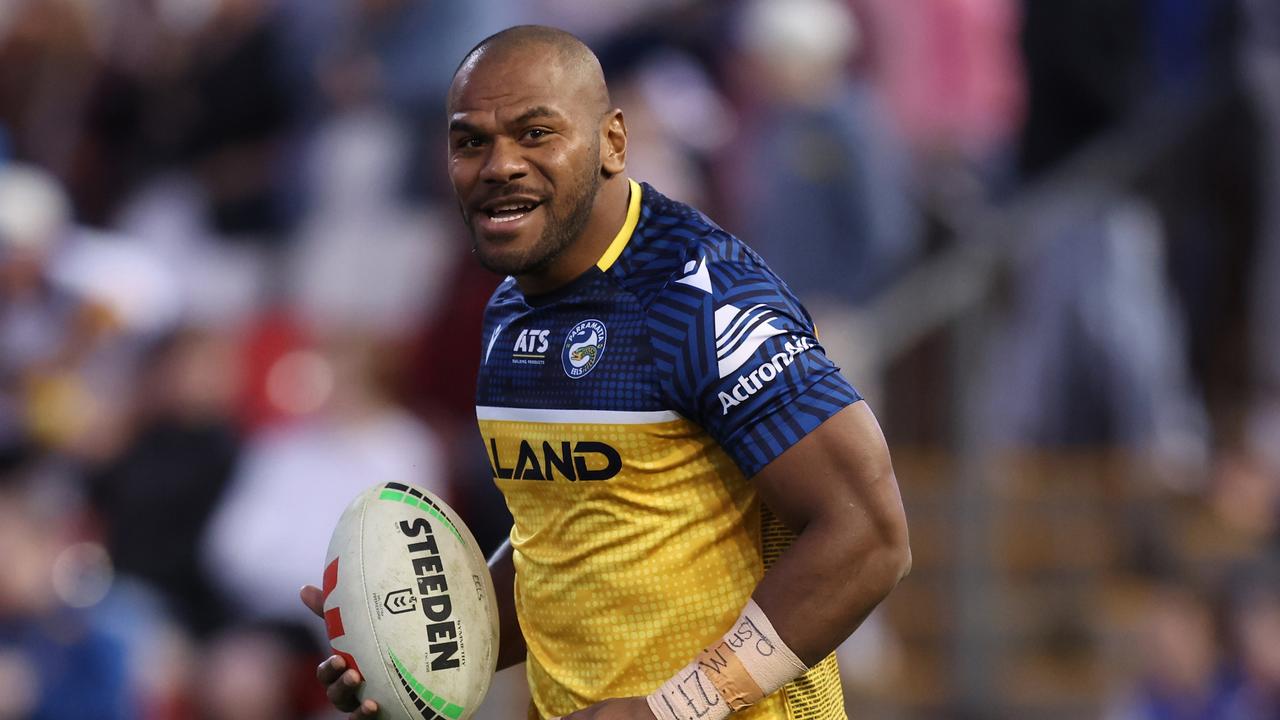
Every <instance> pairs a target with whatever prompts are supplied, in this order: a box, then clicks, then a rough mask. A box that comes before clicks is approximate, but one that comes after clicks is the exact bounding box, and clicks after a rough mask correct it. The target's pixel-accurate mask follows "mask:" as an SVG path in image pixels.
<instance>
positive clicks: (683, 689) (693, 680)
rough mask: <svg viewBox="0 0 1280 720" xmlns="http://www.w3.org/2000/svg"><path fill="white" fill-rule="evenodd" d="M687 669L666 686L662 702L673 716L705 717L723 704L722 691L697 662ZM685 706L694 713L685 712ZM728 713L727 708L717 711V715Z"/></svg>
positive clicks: (662, 694)
mask: <svg viewBox="0 0 1280 720" xmlns="http://www.w3.org/2000/svg"><path fill="white" fill-rule="evenodd" d="M685 671H686V672H681V673H680V674H678V675H677V676H676V677H675V678H673V679H674V680H675V682H674V683H668V684H667V687H666V688H664V690H665V692H662V693H661V695H660V697H661V699H662V703H663V704H664V705H665V706H666V709H667V710H669V711H670V712H671V716H672V717H677V718H684V717H687V718H693V719H695V720H696V719H700V718H704V717H706V716H707V715H708V714H709V713H712V712H713V711H714V710H716V709H717V708H718V706H720V705H722V704H723V702H722V699H721V697H720V693H719V692H717V691H716V688H715V687H714V686H713V685H711V683H710V681H709V680H708V679H707V678H706V677H705V676H704V675H703V673H702V672H701V671H700V669H699V667H698V664H697V663H694V664H692V665H689V666H688V667H686V668H685ZM677 708H680V709H677ZM685 708H688V710H689V711H690V712H692V715H690V714H688V713H686V712H684V709H685ZM727 714H728V712H727V711H725V710H721V711H720V713H716V715H727Z"/></svg>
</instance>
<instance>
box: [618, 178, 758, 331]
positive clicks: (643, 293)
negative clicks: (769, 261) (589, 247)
mask: <svg viewBox="0 0 1280 720" xmlns="http://www.w3.org/2000/svg"><path fill="white" fill-rule="evenodd" d="M642 188H643V192H644V197H643V201H642V204H641V219H640V223H639V225H638V226H637V228H636V234H635V236H634V237H633V238H632V241H631V243H630V244H629V246H628V248H627V250H626V251H625V252H624V253H623V255H622V257H620V258H619V259H618V263H617V264H616V266H615V268H613V270H614V272H613V275H614V277H615V278H616V279H617V281H618V282H619V283H620V284H621V285H623V286H624V287H626V288H627V289H628V290H629V291H631V292H632V293H633V294H635V295H636V297H637V298H638V299H639V300H640V302H641V304H642V305H644V306H645V307H649V306H651V305H652V304H653V303H654V302H655V301H657V300H659V299H660V298H663V297H665V296H668V295H670V294H671V293H673V292H674V293H676V294H679V295H683V294H686V293H687V292H688V291H690V290H693V291H698V290H700V291H702V292H703V293H705V294H707V295H713V294H715V293H716V286H717V285H720V284H722V283H723V282H724V276H725V275H731V276H740V275H751V276H754V277H757V278H766V277H767V278H769V279H771V280H772V279H774V278H773V275H772V273H771V272H769V270H768V269H767V267H766V266H765V264H764V262H763V261H762V260H761V259H760V256H759V255H757V254H756V253H755V251H754V250H752V249H751V248H750V247H748V246H747V245H746V244H745V243H744V242H742V240H740V239H738V237H736V236H735V235H733V234H732V233H730V232H729V231H727V230H725V229H724V228H722V227H720V226H719V225H718V224H716V223H715V221H713V220H711V219H710V218H709V217H707V216H706V214H704V213H703V212H701V211H700V210H698V209H697V208H694V207H693V206H691V205H687V204H685V203H682V202H679V201H677V200H672V199H671V198H668V197H666V196H665V195H663V194H662V193H660V192H658V191H657V190H655V189H654V188H653V187H652V186H651V185H649V184H647V183H645V184H642ZM713 278H718V280H717V279H713Z"/></svg>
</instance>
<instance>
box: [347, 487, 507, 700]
mask: <svg viewBox="0 0 1280 720" xmlns="http://www.w3.org/2000/svg"><path fill="white" fill-rule="evenodd" d="M322 589H323V591H324V621H325V629H326V630H327V631H328V633H329V643H330V645H331V647H332V648H333V652H334V654H337V655H341V656H342V657H343V658H345V659H346V661H347V664H348V665H349V666H351V667H355V668H356V669H358V670H359V671H360V674H361V675H363V676H364V685H362V686H361V688H360V698H361V700H364V699H367V698H372V699H373V700H374V701H376V702H377V703H378V707H379V709H380V710H381V714H380V717H381V718H386V719H387V720H466V718H469V717H471V715H472V714H473V713H474V712H475V710H476V708H477V707H478V706H479V705H480V701H481V700H482V699H483V698H484V695H485V693H486V692H487V691H488V690H489V681H490V680H491V679H492V678H493V673H494V669H495V667H496V666H497V662H498V605H497V602H496V601H495V599H494V595H493V580H492V579H491V578H490V576H489V569H488V566H487V565H486V564H485V559H484V556H483V555H482V554H481V552H480V548H479V547H478V546H477V545H476V540H475V538H474V537H472V536H471V531H469V530H468V529H467V526H466V525H464V524H463V523H462V520H461V519H459V518H458V515H457V514H456V513H454V512H453V509H452V508H450V507H449V506H448V505H446V504H445V503H444V502H443V501H441V500H440V498H438V497H436V496H435V495H433V494H431V493H430V492H427V491H426V490H423V489H422V488H418V487H414V486H412V485H403V484H400V483H386V484H382V485H375V486H373V487H371V488H369V489H368V490H365V491H364V492H363V493H361V494H360V495H359V496H358V497H356V499H355V500H354V501H353V502H352V503H351V505H350V506H349V507H348V508H347V509H346V511H345V512H343V513H342V517H341V518H340V519H339V520H338V526H337V527H336V528H334V531H333V538H332V539H331V540H330V541H329V550H328V553H327V554H326V555H325V569H324V585H323V588H322Z"/></svg>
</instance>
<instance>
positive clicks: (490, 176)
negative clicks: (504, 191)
mask: <svg viewBox="0 0 1280 720" xmlns="http://www.w3.org/2000/svg"><path fill="white" fill-rule="evenodd" d="M528 173H529V165H528V163H527V162H526V161H525V158H524V153H522V152H521V148H520V145H519V144H517V143H516V142H514V141H512V140H509V139H507V138H497V139H495V140H494V141H493V145H492V147H491V149H490V150H489V157H488V158H487V161H486V162H485V164H484V168H483V169H482V170H481V171H480V179H481V180H483V181H485V182H487V183H493V184H496V185H505V184H506V183H509V182H511V181H513V180H518V179H520V178H522V177H524V176H525V175H527V174H528Z"/></svg>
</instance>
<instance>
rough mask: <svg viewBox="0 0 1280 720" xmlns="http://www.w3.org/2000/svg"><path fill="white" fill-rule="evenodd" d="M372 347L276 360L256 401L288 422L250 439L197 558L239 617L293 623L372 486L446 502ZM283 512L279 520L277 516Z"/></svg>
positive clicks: (441, 482) (422, 436)
mask: <svg viewBox="0 0 1280 720" xmlns="http://www.w3.org/2000/svg"><path fill="white" fill-rule="evenodd" d="M373 350H374V346H373V345H372V344H370V343H369V342H367V341H365V340H361V339H359V338H353V337H345V338H339V339H333V340H330V341H329V342H328V344H327V345H326V346H324V347H323V348H312V349H305V350H297V351H294V352H291V353H288V354H287V355H285V356H284V357H282V358H281V359H279V360H278V361H277V362H276V363H275V364H274V366H273V367H272V369H271V370H270V372H269V373H268V378H267V393H268V394H269V396H270V397H271V398H272V399H273V401H274V402H275V403H276V404H278V405H279V406H280V407H281V408H283V409H284V410H285V411H287V412H288V413H290V414H291V415H292V416H293V420H292V422H290V423H288V424H285V425H283V426H280V427H275V428H268V429H265V430H263V431H261V432H260V433H259V435H258V436H257V437H255V438H252V439H251V440H250V441H249V442H248V444H247V446H246V448H245V450H244V456H243V460H242V461H241V462H240V464H239V466H238V469H237V471H236V475H235V478H234V479H233V481H232V483H231V486H230V487H229V488H228V493H227V494H226V496H225V497H224V499H223V501H222V502H221V503H220V504H219V506H218V507H217V509H216V510H215V512H214V514H213V519H212V520H211V524H210V526H209V529H208V532H207V533H206V535H205V539H204V554H205V557H206V558H207V560H208V561H209V562H210V564H211V568H212V570H213V572H214V576H215V578H216V579H217V581H218V583H219V584H220V586H221V587H222V588H224V589H225V591H226V592H228V593H229V595H230V596H231V599H232V600H233V602H234V603H235V604H236V605H235V607H236V608H237V609H239V610H240V611H241V612H240V615H239V616H240V617H244V618H248V619H257V618H276V619H290V618H292V619H296V620H297V621H299V622H305V623H309V624H310V625H311V626H313V627H315V628H316V630H317V631H319V629H320V628H319V624H318V621H317V620H316V618H315V617H314V616H312V615H311V613H310V612H309V611H308V610H307V609H306V608H305V607H303V605H302V603H301V602H300V601H299V600H298V588H300V587H302V585H304V584H307V583H310V584H315V583H316V582H317V580H318V579H319V577H320V573H321V571H322V570H323V569H324V554H325V549H326V548H327V547H328V544H329V535H330V533H331V531H332V530H333V526H334V524H335V523H336V522H337V520H338V517H339V516H340V515H341V514H342V511H343V509H345V508H346V506H347V504H348V503H350V502H351V500H352V499H353V498H354V497H355V496H356V495H357V494H358V493H359V492H361V491H363V490H364V489H365V488H367V487H369V486H370V485H373V484H375V483H382V482H412V483H416V484H418V485H421V486H423V487H425V488H427V489H428V490H431V491H432V492H435V493H438V494H440V495H441V496H442V497H445V498H448V497H449V495H450V493H449V488H448V487H447V486H446V485H445V477H446V476H445V474H444V470H445V468H444V466H443V454H442V451H441V448H440V446H439V442H438V440H437V439H436V437H435V435H434V434H432V432H431V431H430V430H429V429H428V428H427V427H426V426H425V425H423V424H422V423H421V422H419V421H418V420H416V419H414V418H413V417H411V416H410V415H408V413H406V412H405V411H403V410H401V409H399V408H398V407H396V406H394V405H393V404H391V402H390V400H389V398H388V397H387V396H386V394H385V393H386V389H385V387H384V386H383V384H382V383H383V380H384V378H383V377H382V376H381V374H380V373H381V370H382V368H381V366H380V362H379V357H378V356H377V355H376V354H375V353H374V352H373ZM282 513H283V514H282Z"/></svg>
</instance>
